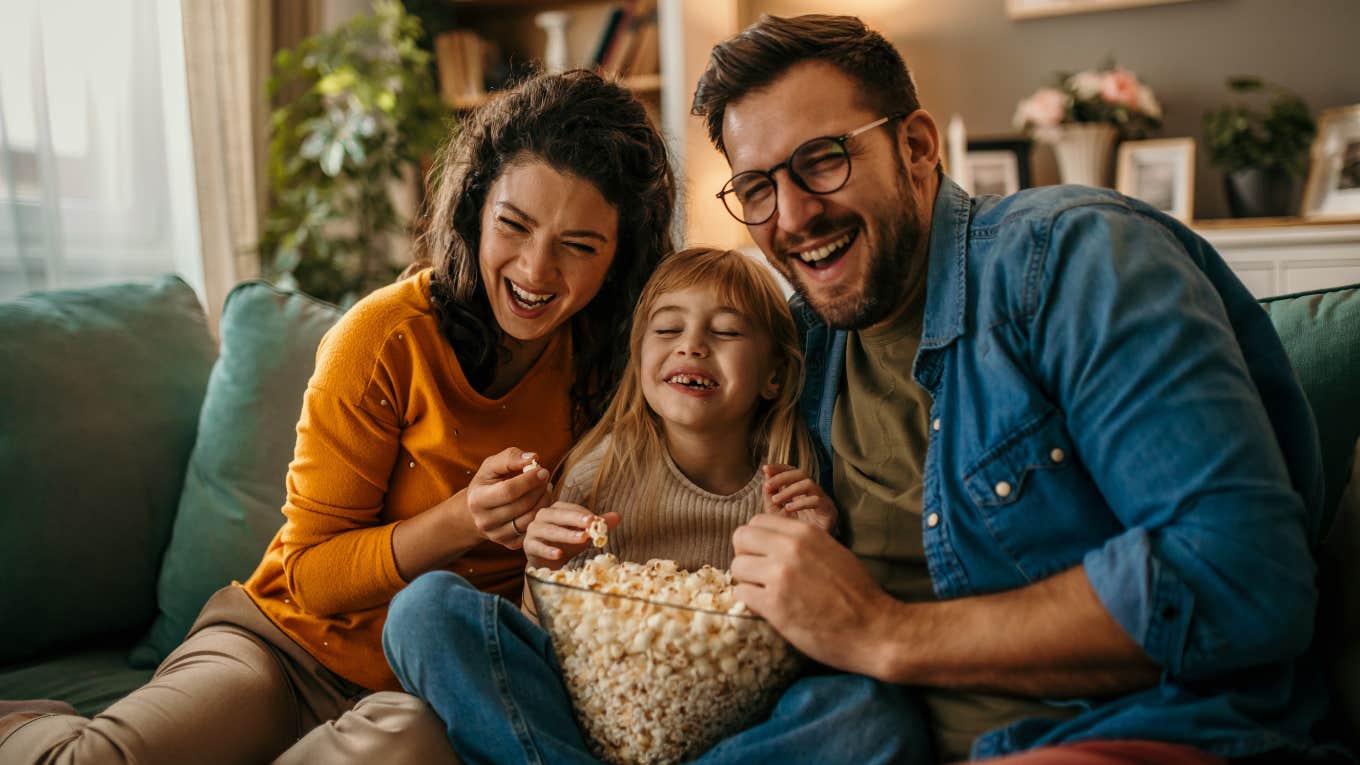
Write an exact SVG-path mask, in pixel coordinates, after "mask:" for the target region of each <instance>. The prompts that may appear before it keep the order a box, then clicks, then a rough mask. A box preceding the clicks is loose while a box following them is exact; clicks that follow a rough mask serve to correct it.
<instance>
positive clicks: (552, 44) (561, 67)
mask: <svg viewBox="0 0 1360 765" xmlns="http://www.w3.org/2000/svg"><path fill="white" fill-rule="evenodd" d="M570 23H571V15H570V14H568V13H567V12H566V11H543V12H542V13H540V14H538V15H537V16H535V17H534V24H535V25H537V26H538V28H539V29H542V30H543V32H544V34H546V35H547V37H548V40H547V43H546V44H545V45H544V48H543V68H544V69H545V70H547V71H549V72H565V71H567V69H569V68H571V57H570V55H569V54H568V53H567V26H568V25H569V24H570Z"/></svg>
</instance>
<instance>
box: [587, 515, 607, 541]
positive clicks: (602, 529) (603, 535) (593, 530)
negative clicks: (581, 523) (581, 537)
mask: <svg viewBox="0 0 1360 765" xmlns="http://www.w3.org/2000/svg"><path fill="white" fill-rule="evenodd" d="M586 533H587V534H589V535H590V543H591V544H593V545H595V546H596V547H604V546H605V545H607V544H609V524H608V523H605V521H604V518H601V517H600V516H598V515H597V516H595V517H594V518H592V519H591V521H590V526H588V527H586Z"/></svg>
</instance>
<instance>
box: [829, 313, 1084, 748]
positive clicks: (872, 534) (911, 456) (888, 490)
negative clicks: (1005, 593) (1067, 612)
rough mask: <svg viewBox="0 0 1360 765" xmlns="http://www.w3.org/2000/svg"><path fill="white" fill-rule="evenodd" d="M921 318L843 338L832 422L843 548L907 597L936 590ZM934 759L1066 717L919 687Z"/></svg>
mask: <svg viewBox="0 0 1360 765" xmlns="http://www.w3.org/2000/svg"><path fill="white" fill-rule="evenodd" d="M921 319H922V314H921V312H920V309H919V308H918V309H917V310H915V311H907V312H904V313H903V315H902V316H900V317H899V318H897V319H895V320H894V321H893V322H892V323H891V324H888V325H885V326H882V327H874V328H872V329H866V330H861V331H859V332H851V333H850V335H849V337H848V338H847V341H846V346H845V377H844V380H843V384H842V386H841V392H840V395H839V396H837V397H836V407H835V410H834V412H833V414H832V418H831V449H832V481H833V486H834V489H835V494H836V505H837V507H838V508H839V509H840V514H841V515H840V525H841V529H842V538H843V539H844V541H845V544H846V545H847V546H848V547H849V548H850V549H851V550H852V551H854V553H855V554H856V555H857V556H858V557H859V559H860V560H861V561H862V562H863V563H864V565H865V567H866V568H867V569H868V570H869V573H870V574H871V575H872V576H873V577H874V579H875V580H876V581H877V582H878V583H879V585H880V586H882V587H883V589H885V590H887V591H888V592H889V593H890V594H892V595H893V596H894V597H896V598H899V599H901V600H906V601H919V600H931V599H934V598H935V591H934V588H933V587H932V585H931V580H930V570H929V568H928V567H927V565H926V557H925V550H924V544H923V541H922V536H921V513H922V510H921V508H922V495H921V490H922V476H923V473H924V469H925V459H926V446H927V444H928V442H929V433H930V430H929V419H930V404H931V399H930V394H929V393H927V392H926V391H925V390H924V389H923V388H921V386H920V385H918V384H917V382H916V380H915V379H914V378H913V377H912V376H911V367H912V363H913V361H914V360H915V358H916V350H917V348H918V347H919V345H920V342H921ZM922 696H923V698H924V700H925V702H926V706H927V708H928V709H929V710H930V716H931V720H930V727H931V731H932V733H933V735H934V738H935V742H934V743H935V755H936V758H937V759H938V760H940V761H948V762H953V761H956V760H963V759H967V758H968V754H969V749H970V748H971V747H972V744H973V739H975V738H976V737H978V736H979V735H981V734H983V733H985V732H987V731H989V730H991V729H993V728H998V727H1001V726H1003V725H1007V724H1009V723H1011V722H1014V721H1016V720H1019V719H1021V718H1023V717H1047V718H1053V719H1063V718H1066V717H1070V716H1071V715H1072V714H1074V712H1073V711H1069V710H1066V709H1063V708H1059V707H1054V706H1052V705H1049V704H1045V703H1043V702H1042V701H1038V700H1035V699H1024V698H1016V697H1012V696H1003V695H999V694H985V693H971V692H967V691H953V690H944V689H927V690H925V691H923V694H922Z"/></svg>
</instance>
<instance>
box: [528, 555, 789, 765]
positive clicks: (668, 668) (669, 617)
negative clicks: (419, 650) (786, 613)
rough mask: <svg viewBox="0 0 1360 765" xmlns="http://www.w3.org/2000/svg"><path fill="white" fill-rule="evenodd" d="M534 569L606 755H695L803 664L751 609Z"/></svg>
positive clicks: (566, 671)
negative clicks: (584, 582) (729, 609)
mask: <svg viewBox="0 0 1360 765" xmlns="http://www.w3.org/2000/svg"><path fill="white" fill-rule="evenodd" d="M681 573H682V574H683V573H685V572H683V571H682V572H681ZM527 576H528V581H529V592H530V594H531V596H532V597H533V601H534V606H535V608H536V609H537V611H538V618H539V621H540V623H541V624H542V625H543V627H544V629H546V630H547V631H548V634H549V635H551V636H552V643H553V649H554V651H555V653H556V654H557V662H558V665H559V666H560V667H561V669H562V679H563V683H564V684H565V685H566V688H567V693H568V694H569V695H570V697H571V702H572V707H573V711H574V712H575V715H576V720H577V723H578V724H579V725H580V727H581V730H582V732H584V733H585V736H586V740H587V741H588V742H589V744H590V746H591V749H592V751H593V752H594V754H595V755H596V756H598V757H600V758H601V759H603V760H605V761H607V762H611V763H671V762H683V761H685V760H689V759H692V758H693V757H695V756H697V755H699V754H700V753H702V752H703V751H705V750H706V749H708V748H709V747H711V746H713V745H714V744H715V743H717V742H718V741H720V740H722V739H723V738H725V737H727V736H728V735H730V734H731V733H734V732H736V731H737V730H740V729H741V728H742V727H744V726H745V725H746V724H747V723H748V722H751V721H752V720H754V719H758V718H759V717H763V716H764V714H765V713H766V712H768V711H769V709H770V708H771V707H772V706H773V704H774V702H775V701H776V700H777V699H778V696H779V693H780V692H781V691H782V690H783V689H784V688H785V687H786V686H787V685H788V684H789V682H791V681H792V679H793V677H794V675H796V674H797V672H798V669H799V667H800V665H801V658H800V656H799V655H798V653H797V652H796V651H794V650H793V649H792V648H791V647H790V646H789V644H788V643H787V641H785V640H784V638H782V637H780V635H779V633H777V632H775V630H774V628H773V627H771V626H770V625H769V623H768V622H766V621H765V620H764V619H761V618H760V617H758V616H755V615H753V614H750V613H724V612H722V611H717V610H710V609H705V608H699V607H695V606H689V605H683V604H680V603H675V602H663V601H661V600H656V599H648V598H644V597H637V596H634V595H628V594H620V593H617V592H612V593H611V592H606V591H601V590H600V589H592V588H591V587H589V586H578V585H574V584H566V583H562V582H555V581H551V580H549V579H546V578H542V577H541V576H538V575H535V574H533V573H530V574H528V575H527ZM597 586H598V585H597ZM603 586H604V587H610V586H611V585H608V584H606V585H603ZM672 597H673V596H667V599H668V600H669V599H672Z"/></svg>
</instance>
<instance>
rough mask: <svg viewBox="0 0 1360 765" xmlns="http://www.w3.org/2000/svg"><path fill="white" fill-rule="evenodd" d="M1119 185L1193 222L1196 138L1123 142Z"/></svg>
mask: <svg viewBox="0 0 1360 765" xmlns="http://www.w3.org/2000/svg"><path fill="white" fill-rule="evenodd" d="M1115 188H1116V189H1118V190H1119V193H1121V194H1126V195H1128V196H1131V197H1135V198H1137V199H1141V200H1143V201H1144V202H1147V203H1148V204H1150V205H1152V206H1153V207H1155V208H1157V209H1158V210H1161V211H1162V212H1164V213H1166V214H1167V215H1170V216H1171V217H1173V218H1177V219H1179V220H1181V221H1184V222H1186V223H1188V222H1190V220H1191V218H1192V217H1193V211H1194V203H1195V139H1193V138H1162V139H1159V140H1153V141H1125V142H1124V143H1121V144H1120V145H1119V162H1118V169H1117V171H1116V172H1115Z"/></svg>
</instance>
